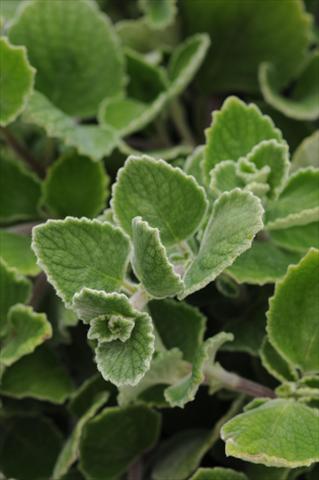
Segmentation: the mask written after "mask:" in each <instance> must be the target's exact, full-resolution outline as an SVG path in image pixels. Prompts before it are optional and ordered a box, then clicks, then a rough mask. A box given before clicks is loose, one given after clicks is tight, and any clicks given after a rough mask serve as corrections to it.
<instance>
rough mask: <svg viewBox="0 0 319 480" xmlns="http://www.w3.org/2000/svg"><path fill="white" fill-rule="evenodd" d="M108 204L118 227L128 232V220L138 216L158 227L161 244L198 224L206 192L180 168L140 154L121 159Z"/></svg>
mask: <svg viewBox="0 0 319 480" xmlns="http://www.w3.org/2000/svg"><path fill="white" fill-rule="evenodd" d="M112 207H113V210H114V214H115V218H116V219H117V220H118V222H119V223H120V225H121V226H122V228H123V229H124V230H125V231H126V232H127V233H128V234H130V235H132V220H133V218H135V217H138V216H141V217H142V218H143V220H146V221H147V222H148V223H149V224H150V226H151V227H154V228H158V229H159V231H160V235H161V240H162V242H163V243H164V245H172V244H176V243H179V242H180V241H182V240H185V239H186V238H188V237H189V236H191V235H192V234H193V233H195V231H196V230H197V229H198V227H199V226H200V223H201V221H202V219H203V217H204V214H205V212H206V208H207V200H206V195H205V192H204V190H203V188H202V187H200V186H199V185H198V184H197V182H196V180H195V179H194V178H193V177H191V176H188V175H186V174H185V173H184V172H183V171H182V170H181V169H180V168H174V167H172V166H171V165H168V164H167V163H166V162H164V161H163V160H154V159H153V158H151V157H148V156H146V155H143V156H141V157H135V156H131V157H129V158H128V160H127V161H126V162H125V165H124V167H122V168H121V169H120V170H119V172H118V175H117V181H116V183H115V184H114V185H113V199H112Z"/></svg>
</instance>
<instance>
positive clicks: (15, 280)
mask: <svg viewBox="0 0 319 480" xmlns="http://www.w3.org/2000/svg"><path fill="white" fill-rule="evenodd" d="M0 285H1V295H0V336H1V335H4V334H5V333H6V331H7V329H8V328H9V323H8V320H7V314H8V312H9V310H10V308H11V307H12V306H13V305H15V304H16V303H24V302H27V301H28V299H29V297H30V293H31V282H29V280H27V279H26V278H25V277H23V276H22V275H19V274H18V273H17V272H16V270H14V269H13V268H10V267H8V265H7V264H6V263H5V262H4V261H3V260H2V258H0Z"/></svg>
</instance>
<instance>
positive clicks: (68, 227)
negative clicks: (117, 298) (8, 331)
mask: <svg viewBox="0 0 319 480" xmlns="http://www.w3.org/2000/svg"><path fill="white" fill-rule="evenodd" d="M32 247H33V250H34V251H35V253H36V255H37V257H38V262H39V264H40V265H41V267H42V268H43V270H44V271H45V273H46V275H47V277H48V279H49V281H50V282H51V283H52V285H53V286H54V287H55V289H56V291H57V293H58V295H59V296H60V297H61V298H62V299H63V301H64V302H65V303H66V305H67V306H70V304H71V301H72V298H73V295H74V294H75V293H76V292H78V291H80V290H81V288H83V287H89V288H96V289H101V290H106V291H113V290H117V289H118V288H119V287H120V286H121V283H122V280H123V277H124V274H125V270H126V267H127V261H128V254H129V242H128V239H127V237H126V236H125V234H123V233H122V231H121V230H120V229H119V228H117V227H114V226H112V225H111V224H110V223H101V222H99V221H98V220H87V219H85V218H82V219H76V218H72V217H67V218H66V219H65V220H63V221H62V220H49V221H48V222H47V223H45V224H43V225H40V226H38V227H36V228H34V229H33V242H32Z"/></svg>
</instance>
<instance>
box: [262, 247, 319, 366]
mask: <svg viewBox="0 0 319 480" xmlns="http://www.w3.org/2000/svg"><path fill="white" fill-rule="evenodd" d="M318 271H319V250H315V249H311V250H309V252H308V253H307V254H306V255H305V256H304V257H303V258H302V259H301V261H300V263H298V265H292V266H290V267H289V269H288V272H287V274H286V275H285V277H284V278H283V279H282V280H281V281H279V282H278V283H277V284H276V288H275V293H274V296H273V297H272V298H271V299H270V301H269V305H270V307H269V310H268V313H267V317H268V322H267V332H268V336H269V341H270V342H271V344H272V345H273V346H274V347H275V348H276V349H277V350H278V352H279V353H280V354H281V356H282V357H283V358H284V359H285V360H286V361H287V362H289V363H290V364H291V365H293V366H294V367H296V368H300V369H301V370H302V371H304V372H316V371H319V328H318V311H319V275H318ZM288 331H289V335H287V332H288Z"/></svg>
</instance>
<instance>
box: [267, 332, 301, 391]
mask: <svg viewBox="0 0 319 480" xmlns="http://www.w3.org/2000/svg"><path fill="white" fill-rule="evenodd" d="M260 359H261V362H262V364H263V366H264V367H265V369H266V370H267V371H268V372H269V373H270V375H272V376H273V377H275V378H277V380H279V381H280V382H293V381H296V380H297V378H298V377H297V373H296V371H295V370H294V369H293V368H292V367H291V365H290V364H289V363H287V362H286V360H285V359H284V358H283V357H282V356H281V355H280V354H279V352H278V351H277V350H276V349H275V348H274V347H273V346H272V345H271V343H270V342H269V340H268V339H267V337H266V338H265V339H264V342H263V344H262V347H261V349H260Z"/></svg>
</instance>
